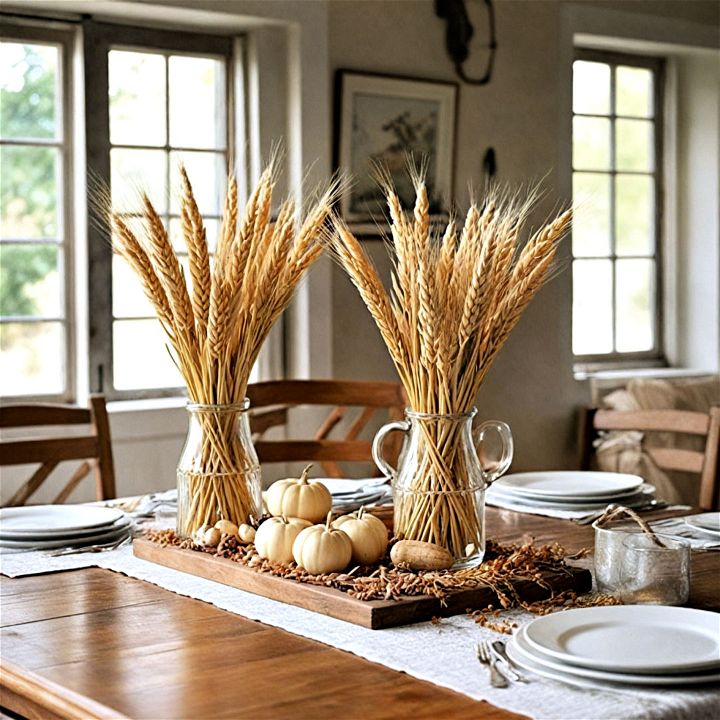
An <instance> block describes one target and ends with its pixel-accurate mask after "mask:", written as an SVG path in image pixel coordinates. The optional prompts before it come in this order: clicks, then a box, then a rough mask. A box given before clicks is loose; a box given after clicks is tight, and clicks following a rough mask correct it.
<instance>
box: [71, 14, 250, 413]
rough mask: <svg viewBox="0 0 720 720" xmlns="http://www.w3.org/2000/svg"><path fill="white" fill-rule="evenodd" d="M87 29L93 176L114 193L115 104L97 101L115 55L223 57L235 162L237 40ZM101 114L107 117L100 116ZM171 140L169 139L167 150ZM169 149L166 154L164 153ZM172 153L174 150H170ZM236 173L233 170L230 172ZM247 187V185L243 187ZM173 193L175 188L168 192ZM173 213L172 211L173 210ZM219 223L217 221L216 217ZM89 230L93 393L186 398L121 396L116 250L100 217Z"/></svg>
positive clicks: (156, 391)
mask: <svg viewBox="0 0 720 720" xmlns="http://www.w3.org/2000/svg"><path fill="white" fill-rule="evenodd" d="M83 29H84V35H85V39H84V55H85V58H84V59H85V90H86V113H85V115H86V148H87V158H88V170H89V172H91V173H93V174H94V175H95V176H97V177H98V178H100V179H101V181H102V182H104V183H105V184H106V185H107V186H108V187H110V184H111V183H110V150H111V148H112V147H113V145H112V144H111V143H110V126H109V101H108V100H106V101H105V103H104V105H103V104H102V103H98V102H96V100H95V99H96V98H108V52H109V51H110V50H113V49H122V50H138V51H141V52H142V51H147V52H158V53H160V54H164V55H169V54H173V55H175V54H180V55H182V54H186V55H193V56H207V57H214V58H218V57H223V58H225V60H226V73H225V80H226V97H227V108H228V115H227V119H226V128H227V129H226V134H227V137H226V151H225V152H226V157H227V158H232V157H233V153H234V148H235V146H236V142H235V128H236V123H235V113H236V112H242V111H243V108H236V107H235V105H236V102H235V83H236V77H235V67H236V62H235V58H234V49H235V48H236V47H237V45H238V44H237V43H236V42H234V40H233V38H231V37H227V36H219V35H206V34H196V33H189V32H186V31H174V30H173V31H164V30H156V29H154V28H145V27H129V26H125V25H114V24H107V23H98V22H94V21H86V22H85V23H84V24H83ZM98 109H101V112H98ZM167 143H169V138H167V139H166V144H167ZM159 149H163V148H159ZM164 149H166V150H169V145H168V147H166V148H164ZM229 169H230V168H228V171H229ZM241 185H244V183H241ZM168 190H169V188H168ZM93 192H94V190H93V188H92V187H90V188H89V189H88V207H89V208H90V212H91V213H93V212H97V211H96V209H95V210H94V209H93V202H92V194H93ZM168 213H169V208H168ZM213 217H214V216H213ZM92 220H93V219H92V218H91V222H90V223H89V227H88V256H89V268H88V275H89V277H88V281H89V291H88V293H89V297H90V298H91V299H92V300H91V307H90V319H89V323H90V333H89V334H90V338H89V343H90V345H89V357H90V369H89V372H90V389H91V391H93V392H102V393H104V394H105V396H106V397H107V398H108V399H109V400H136V399H145V398H160V397H176V396H180V395H183V394H184V392H185V389H184V387H183V386H179V387H167V388H147V389H135V390H118V389H116V388H115V387H114V384H113V347H112V343H113V312H112V310H113V308H112V250H111V246H110V241H109V238H108V235H107V230H106V229H105V228H104V225H105V224H104V223H103V222H102V219H101V218H99V217H96V218H94V220H95V221H94V222H93V221H92Z"/></svg>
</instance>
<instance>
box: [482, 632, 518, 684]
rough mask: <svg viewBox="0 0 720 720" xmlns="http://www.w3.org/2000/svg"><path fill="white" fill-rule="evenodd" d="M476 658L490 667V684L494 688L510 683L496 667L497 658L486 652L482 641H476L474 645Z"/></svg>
mask: <svg viewBox="0 0 720 720" xmlns="http://www.w3.org/2000/svg"><path fill="white" fill-rule="evenodd" d="M476 650H477V658H478V660H479V661H480V662H481V663H482V664H483V665H487V666H488V667H489V668H490V684H491V685H492V686H493V687H495V688H506V687H507V686H508V685H509V684H510V683H509V681H508V679H507V677H505V675H503V674H502V673H501V672H500V670H499V669H498V667H497V660H496V659H495V657H494V656H493V655H491V654H490V653H489V652H488V648H487V646H486V645H485V643H484V642H481V643H478V644H477V646H476Z"/></svg>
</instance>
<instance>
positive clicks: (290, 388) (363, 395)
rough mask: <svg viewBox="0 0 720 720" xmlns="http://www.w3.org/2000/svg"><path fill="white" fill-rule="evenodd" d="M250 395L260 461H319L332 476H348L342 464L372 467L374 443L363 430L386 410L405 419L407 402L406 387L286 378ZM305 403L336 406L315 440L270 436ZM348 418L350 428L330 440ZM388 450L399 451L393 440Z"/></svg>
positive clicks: (251, 388)
mask: <svg viewBox="0 0 720 720" xmlns="http://www.w3.org/2000/svg"><path fill="white" fill-rule="evenodd" d="M247 396H248V398H250V407H251V409H252V412H251V420H250V428H251V430H252V432H253V441H254V443H255V449H256V451H257V454H258V457H259V458H260V462H261V463H272V462H308V461H315V462H318V463H320V465H321V466H322V468H323V470H324V472H326V473H327V475H328V477H344V476H346V475H347V473H343V471H342V469H341V467H340V466H339V465H338V462H345V461H347V462H370V463H372V453H371V447H372V440H368V439H359V438H360V434H361V432H362V430H363V429H364V428H365V427H366V426H367V424H368V422H369V421H370V419H371V418H372V417H373V416H374V415H375V413H377V412H380V411H382V410H385V411H386V416H387V419H388V420H399V419H401V418H402V417H403V411H404V409H405V407H406V404H407V403H406V400H405V394H404V392H403V389H402V386H401V385H400V383H394V382H363V381H349V380H280V381H272V382H262V383H256V384H254V385H249V386H248V390H247ZM304 405H311V406H312V405H315V406H317V405H325V406H333V407H332V409H331V410H330V413H329V414H328V415H327V417H326V418H325V419H324V420H323V421H322V422H321V423H320V426H319V427H318V429H317V430H316V431H315V432H314V434H312V436H311V439H307V440H268V439H266V438H265V434H266V433H267V431H268V430H270V429H271V428H273V427H276V426H280V425H286V424H287V421H288V410H289V409H290V408H293V407H296V406H304ZM351 407H357V408H359V412H353V411H351V410H350V408H351ZM343 420H344V421H345V423H344V425H343V428H347V429H343V432H342V434H341V436H340V437H338V438H332V437H330V435H331V433H332V431H333V430H334V429H336V428H338V429H340V428H339V427H338V426H339V425H340V423H341V421H343ZM386 421H387V420H386ZM348 423H349V424H348ZM393 435H398V433H393ZM395 440H396V441H400V438H395ZM386 447H389V452H390V453H393V452H395V453H397V450H398V447H397V446H396V447H393V446H392V444H391V439H390V438H388V445H387V446H386ZM378 474H379V473H378Z"/></svg>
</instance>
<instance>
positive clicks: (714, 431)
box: [699, 407, 720, 510]
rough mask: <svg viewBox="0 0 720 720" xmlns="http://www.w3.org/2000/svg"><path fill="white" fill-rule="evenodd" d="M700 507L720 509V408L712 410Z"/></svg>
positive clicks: (702, 474) (701, 478)
mask: <svg viewBox="0 0 720 720" xmlns="http://www.w3.org/2000/svg"><path fill="white" fill-rule="evenodd" d="M699 505H700V507H701V508H702V509H703V510H718V509H720V407H714V408H710V426H709V428H708V435H707V443H706V446H705V460H704V463H703V469H702V473H701V475H700V499H699Z"/></svg>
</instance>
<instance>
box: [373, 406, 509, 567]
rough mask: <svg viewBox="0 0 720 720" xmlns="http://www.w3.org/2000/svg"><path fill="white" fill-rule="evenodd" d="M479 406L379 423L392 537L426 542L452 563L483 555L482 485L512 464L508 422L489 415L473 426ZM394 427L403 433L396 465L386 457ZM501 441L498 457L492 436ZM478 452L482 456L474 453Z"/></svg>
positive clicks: (377, 445) (377, 448) (376, 447)
mask: <svg viewBox="0 0 720 720" xmlns="http://www.w3.org/2000/svg"><path fill="white" fill-rule="evenodd" d="M476 412H477V410H476V409H475V408H473V409H472V410H471V411H470V412H468V413H463V414H458V415H432V414H426V413H418V412H413V411H411V410H406V411H405V418H406V419H405V420H400V421H397V422H391V423H388V424H387V425H384V426H383V427H381V428H380V430H379V431H378V433H377V435H376V436H375V440H374V442H373V448H372V452H373V459H374V460H375V464H376V465H377V466H378V467H379V468H380V470H381V471H382V472H383V473H385V474H386V475H388V476H389V477H391V478H392V485H393V498H394V529H395V536H396V537H397V538H402V539H406V540H420V541H423V542H431V543H435V544H436V545H440V546H442V547H444V548H445V549H447V550H448V551H449V552H450V554H451V555H452V556H453V558H455V564H454V565H453V567H455V568H460V567H472V566H474V565H478V564H479V563H481V562H482V559H483V556H484V554H485V490H486V488H487V487H488V486H489V485H490V483H492V482H493V481H495V480H496V479H497V478H499V477H500V476H501V475H502V474H503V473H504V472H505V471H506V470H507V469H508V467H509V466H510V463H511V462H512V457H513V440H512V434H511V432H510V428H509V427H508V426H507V425H506V424H505V423H504V422H500V421H498V420H489V421H487V422H484V423H482V424H481V425H479V426H478V427H476V428H475V429H474V430H473V424H472V423H473V418H474V417H475V414H476ZM392 430H398V431H400V432H403V433H405V434H406V438H405V443H404V446H403V450H402V452H401V453H400V458H399V460H398V467H397V468H394V467H392V466H391V465H390V464H389V463H388V462H387V461H386V460H385V459H384V457H383V441H384V439H385V436H386V435H387V434H388V433H389V432H391V431H392ZM491 434H494V435H496V444H497V441H499V454H498V456H497V457H494V456H495V455H496V453H495V452H493V449H491V447H490V445H491V443H490V442H489V440H490V435H491ZM478 452H480V455H481V457H483V462H482V463H481V462H480V459H479V457H478Z"/></svg>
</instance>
